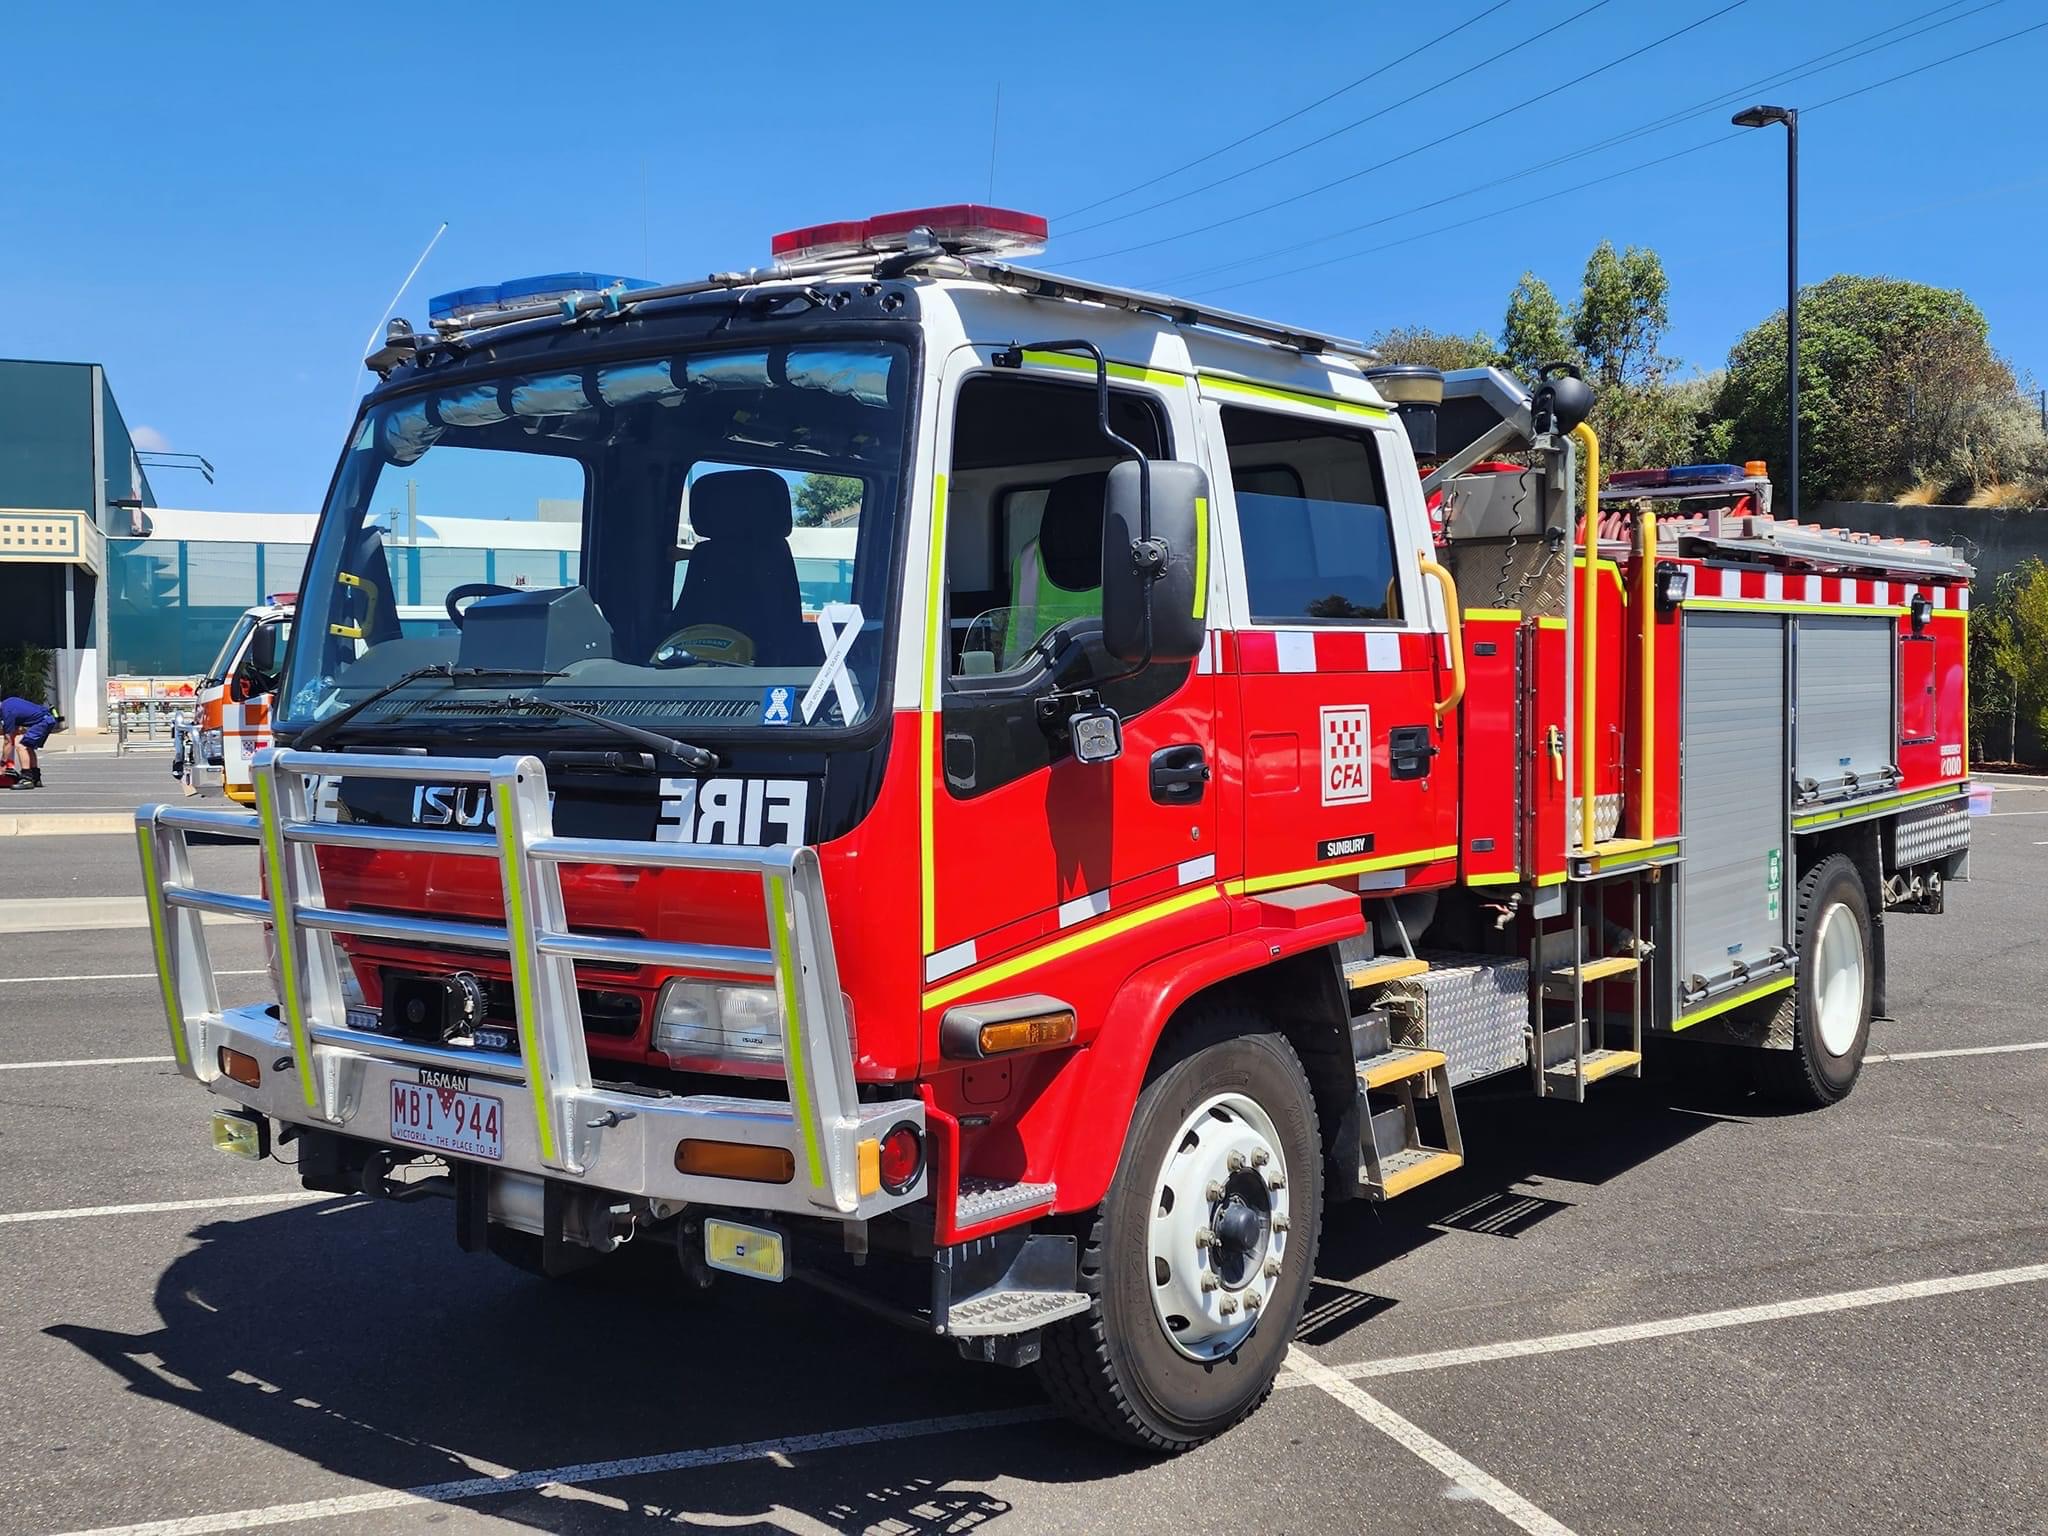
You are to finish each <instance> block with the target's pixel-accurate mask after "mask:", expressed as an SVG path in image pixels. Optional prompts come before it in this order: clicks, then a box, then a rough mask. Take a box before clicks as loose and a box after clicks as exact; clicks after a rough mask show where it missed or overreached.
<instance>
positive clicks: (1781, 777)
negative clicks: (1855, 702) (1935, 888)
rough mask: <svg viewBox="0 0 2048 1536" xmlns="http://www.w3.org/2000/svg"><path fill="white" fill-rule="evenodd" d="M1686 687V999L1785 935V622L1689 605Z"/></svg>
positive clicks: (1682, 917) (1752, 962) (1681, 969)
mask: <svg viewBox="0 0 2048 1536" xmlns="http://www.w3.org/2000/svg"><path fill="white" fill-rule="evenodd" d="M1887 675H1889V672H1888V669H1887ZM1684 686H1685V697H1684V702H1683V705H1682V711H1683V715H1684V720H1685V736H1684V740H1685V759H1684V762H1685V779H1684V785H1683V798H1684V814H1685V861H1684V863H1682V864H1681V865H1679V867H1678V879H1679V903H1680V913H1679V927H1678V935H1679V944H1678V984H1679V992H1680V995H1681V998H1683V999H1687V1000H1690V999H1693V998H1695V997H1696V996H1697V994H1698V993H1700V992H1701V991H1702V990H1704V989H1706V988H1709V987H1714V986H1716V985H1717V984H1719V983H1722V982H1725V981H1727V980H1728V979H1729V978H1730V977H1732V976H1734V975H1736V974H1738V971H1739V969H1740V968H1746V969H1747V970H1749V971H1751V972H1759V973H1760V972H1762V971H1763V970H1764V969H1765V968H1766V967H1768V966H1769V965H1770V964H1771V963H1772V961H1773V960H1774V958H1776V956H1774V951H1778V952H1782V951H1783V950H1785V949H1786V948H1787V946H1789V943H1790V940H1789V938H1788V934H1789V932H1790V905H1791V903H1790V893H1789V890H1788V888H1787V885H1786V881H1787V879H1788V876H1789V868H1788V865H1789V858H1790V853H1791V849H1790V848H1789V846H1788V834H1787V831H1786V803H1785V793H1786V790H1785V732H1784V720H1785V621H1784V620H1783V619H1780V618H1776V617H1774V616H1769V615H1762V614H1749V613H1692V614H1688V615H1687V617H1686V621H1685V683H1684Z"/></svg>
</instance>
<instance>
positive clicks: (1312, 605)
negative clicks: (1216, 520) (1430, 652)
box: [1222, 406, 1401, 624]
mask: <svg viewBox="0 0 2048 1536" xmlns="http://www.w3.org/2000/svg"><path fill="white" fill-rule="evenodd" d="M1222 415H1223V440H1224V444H1225V446H1226V448H1227V450H1228V452H1229V457H1230V473H1231V482H1232V487H1233V490H1234V492H1235V496H1236V501H1237V521H1238V527H1239V530H1240V532H1241V534H1242V536H1243V540H1244V566H1245V587H1246V591H1247V593H1248V595H1249V597H1250V599H1251V613H1252V621H1253V622H1254V623H1258V624H1359V623H1395V622H1398V621H1399V620H1400V618H1401V584H1400V575H1399V570H1398V567H1397V566H1396V563H1395V558H1394V525H1393V518H1392V515H1391V514H1390V512H1389V511H1388V507H1387V487H1386V480H1385V477H1384V474H1383V472H1382V470H1381V467H1380V456H1379V449H1378V446H1377V444H1376V443H1375V442H1374V436H1373V433H1371V432H1370V431H1365V430H1357V429H1348V428H1345V427H1340V426H1334V425H1332V426H1325V425H1323V424H1322V423H1321V422H1316V421H1308V420H1304V419H1302V418H1301V417H1298V416H1283V415H1280V414H1278V413H1276V412H1270V411H1257V410H1246V409H1244V408H1242V407H1238V406H1225V407H1224V408H1223V412H1222Z"/></svg>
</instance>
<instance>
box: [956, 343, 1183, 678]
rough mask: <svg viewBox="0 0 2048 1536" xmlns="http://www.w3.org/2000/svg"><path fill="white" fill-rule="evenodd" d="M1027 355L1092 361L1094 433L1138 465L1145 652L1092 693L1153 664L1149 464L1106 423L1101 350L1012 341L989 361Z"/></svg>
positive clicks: (1134, 558)
mask: <svg viewBox="0 0 2048 1536" xmlns="http://www.w3.org/2000/svg"><path fill="white" fill-rule="evenodd" d="M1026 352H1078V353H1080V354H1082V355H1083V356H1085V357H1087V358H1089V359H1091V360H1092V361H1093V362H1094V364H1095V427H1096V430H1097V431H1099V432H1100V433H1101V434H1102V436H1103V439H1104V441H1106V442H1108V443H1109V444H1110V445H1111V446H1113V447H1115V448H1116V449H1117V450H1118V451H1119V452H1121V453H1122V454H1123V456H1124V457H1125V458H1127V459H1135V460H1137V463H1138V537H1137V540H1136V542H1134V543H1133V544H1132V545H1131V563H1132V564H1133V566H1134V567H1136V569H1137V571H1138V574H1139V575H1140V576H1141V577H1143V578H1144V581H1145V649H1144V654H1143V656H1142V657H1141V658H1140V659H1139V660H1138V661H1136V662H1134V663H1132V664H1130V665H1129V666H1127V667H1125V668H1124V670H1123V671H1121V672H1117V673H1113V674H1111V675H1110V676H1108V677H1103V678H1098V679H1096V680H1095V686H1094V688H1093V689H1089V690H1085V691H1087V692H1095V691H1097V690H1099V689H1101V688H1104V687H1106V686H1107V685H1109V684H1110V683H1120V682H1122V681H1124V679H1126V678H1131V677H1136V676H1137V675H1138V674H1139V673H1140V672H1143V671H1144V670H1145V669H1146V668H1147V667H1149V666H1151V665H1152V587H1153V584H1154V583H1155V582H1157V581H1158V580H1159V577H1160V574H1161V572H1162V571H1163V570H1164V569H1165V566H1166V551H1165V550H1164V549H1162V548H1161V547H1160V545H1159V542H1158V541H1157V540H1156V539H1154V538H1153V537H1152V473H1151V470H1152V465H1151V461H1150V460H1149V459H1147V458H1146V457H1145V451H1144V450H1143V449H1142V448H1140V447H1139V446H1138V445H1137V444H1136V443H1134V442H1132V441H1131V440H1130V439H1129V438H1127V437H1124V436H1123V435H1121V434H1120V433H1119V432H1118V431H1117V430H1116V428H1114V427H1112V426H1111V425H1110V424H1109V359H1108V358H1106V357H1104V356H1103V355H1102V348H1100V347H1098V346H1097V345H1096V344H1095V343H1094V342H1092V341H1086V340H1082V339H1079V338H1076V339H1073V340H1069V341H1034V342H1032V343H1031V345H1030V346H1029V347H1026V346H1024V345H1022V344H1021V343H1018V342H1014V341H1013V342H1011V343H1010V345H1009V346H1007V347H1005V348H1004V349H1003V350H1002V351H1000V352H998V353H996V354H995V356H994V357H993V358H991V359H990V361H992V362H993V363H994V364H995V365H996V367H998V368H1022V367H1023V366H1024V354H1025V353H1026ZM1062 692H1063V690H1060V689H1057V688H1056V689H1055V690H1054V693H1053V698H1054V699H1057V698H1059V697H1060V696H1061V694H1062ZM1048 702H1050V701H1048ZM1041 718H1043V713H1041Z"/></svg>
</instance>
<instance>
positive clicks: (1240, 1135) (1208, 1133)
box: [1039, 1008, 1323, 1451]
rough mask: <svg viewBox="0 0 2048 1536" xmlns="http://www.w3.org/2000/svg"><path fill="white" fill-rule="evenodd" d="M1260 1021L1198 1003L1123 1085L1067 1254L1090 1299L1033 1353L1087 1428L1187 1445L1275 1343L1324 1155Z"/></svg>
mask: <svg viewBox="0 0 2048 1536" xmlns="http://www.w3.org/2000/svg"><path fill="white" fill-rule="evenodd" d="M1267 1031H1268V1026H1267V1025H1266V1024H1265V1023H1264V1022H1263V1021H1262V1020H1260V1019H1259V1018H1258V1016H1257V1015H1255V1014H1253V1013H1251V1012H1250V1011H1249V1010H1245V1009H1236V1008H1232V1009H1217V1010H1215V1011H1214V1012H1212V1013H1209V1014H1207V1015H1205V1016H1204V1017H1203V1018H1202V1019H1201V1020H1199V1021H1197V1023H1196V1026H1195V1041H1196V1042H1197V1043H1195V1044H1191V1046H1190V1047H1189V1048H1188V1049H1187V1050H1186V1051H1184V1052H1183V1054H1181V1055H1180V1057H1179V1058H1178V1059H1177V1060H1175V1061H1174V1062H1173V1063H1172V1064H1171V1065H1170V1066H1168V1067H1167V1068H1166V1069H1165V1070H1164V1071H1161V1072H1159V1073H1158V1074H1157V1075H1156V1076H1155V1077H1154V1078H1153V1079H1152V1081H1151V1082H1150V1083H1148V1084H1147V1085H1146V1087H1145V1091H1144V1092H1143V1093H1142V1094H1141V1095H1140V1096H1139V1099H1138V1106H1137V1111H1136V1113H1135V1114H1134V1115H1133V1116H1132V1119H1131V1128H1130V1134H1129V1136H1128V1138H1127V1139H1126V1141H1125V1144H1124V1153H1123V1158H1122V1160H1121V1161H1120V1162H1119V1164H1118V1167H1117V1175H1116V1179H1115V1181H1114V1182H1113V1183H1112V1184H1111V1186H1110V1192H1109V1197H1108V1199H1106V1200H1105V1201H1104V1202H1103V1203H1102V1206H1101V1208H1100V1209H1099V1210H1098V1211H1097V1212H1096V1214H1095V1217H1094V1219H1093V1222H1092V1225H1091V1227H1090V1230H1089V1232H1088V1234H1087V1237H1086V1239H1085V1243H1084V1247H1083V1251H1082V1255H1081V1287H1082V1289H1083V1290H1084V1291H1085V1292H1087V1293H1088V1295H1089V1296H1090V1297H1091V1298H1092V1302H1093V1304H1092V1305H1091V1306H1090V1308H1089V1310H1088V1311H1087V1312H1086V1313H1084V1314H1082V1315H1081V1316H1079V1317H1077V1318H1074V1319H1072V1320H1071V1321H1070V1322H1066V1323H1062V1324H1059V1325H1057V1326H1055V1327H1054V1328H1052V1329H1049V1330H1047V1333H1046V1337H1045V1343H1044V1354H1043V1356H1042V1358H1041V1360H1040V1363H1039V1376H1040V1380H1041V1381H1042V1382H1043V1383H1044V1386H1045V1389H1046V1392H1047V1395H1048V1396H1049V1397H1050V1398H1051V1399H1052V1400H1053V1402H1054V1403H1055V1404H1056V1405H1057V1406H1058V1407H1059V1408H1060V1409H1061V1410H1062V1411H1063V1412H1065V1413H1066V1414H1067V1415H1068V1416H1069V1417H1071V1418H1073V1419H1075V1420H1076V1421H1078V1422H1079V1423H1080V1424H1082V1425H1083V1426H1084V1427H1086V1428H1089V1429H1092V1430H1095V1431H1096V1432H1097V1433H1100V1434H1104V1435H1107V1436H1109V1437H1111V1438H1113V1439H1117V1440H1122V1441H1126V1442H1129V1443H1131V1444H1135V1445H1142V1446H1146V1447H1148V1448H1151V1449H1155V1450H1164V1451H1183V1450H1187V1449H1189V1448H1190V1447H1192V1446H1196V1445H1199V1444H1201V1443H1202V1442H1203V1441H1204V1440H1208V1439H1210V1438H1212V1437H1213V1436H1215V1435H1218V1434H1221V1433H1222V1432H1223V1431H1224V1430H1226V1429H1228V1428H1230V1426H1231V1425H1233V1424H1235V1423H1237V1422H1238V1421H1239V1420H1240V1419H1242V1418H1244V1417H1245V1416H1246V1415H1247V1414H1249V1413H1250V1412H1252V1410H1253V1409H1255V1408H1257V1407H1258V1406H1259V1404H1260V1403H1262V1402H1264V1401H1265V1399H1266V1394H1267V1393H1268V1392H1270V1391H1271V1390H1272V1388H1273V1379H1274V1377H1275V1376H1276V1375H1278V1374H1279V1370H1280V1366H1281V1363H1282V1362H1283V1361H1284V1360H1285V1358H1286V1354H1287V1347H1288V1343H1289V1341H1290V1340H1291V1339H1292V1338H1293V1336H1294V1330H1295V1328H1296V1326H1297V1325H1298V1324H1299V1323H1300V1321H1301V1314H1302V1310H1303V1307H1304V1306H1305V1304H1306V1302H1307V1298H1308V1287H1309V1281H1310V1279H1311V1278H1312V1277H1313V1275H1314V1272H1315V1262H1316V1245H1317V1241H1318V1238H1319V1236H1320V1233H1321V1229H1322V1215H1323V1210H1322V1206H1323V1189H1322V1163H1323V1159H1322V1147H1321V1139H1320V1133H1319V1129H1318V1126H1317V1121H1316V1111H1315V1101H1314V1099H1313V1097H1312V1096H1311V1094H1310V1092H1309V1084H1308V1078H1307V1076H1306V1075H1305V1074H1304V1073H1303V1071H1302V1068H1301V1062H1300V1060H1299V1059H1298V1058H1297V1057H1296V1056H1295V1054H1294V1050H1293V1048H1292V1047H1291V1046H1289V1045H1288V1043H1287V1042H1286V1040H1285V1039H1283V1038H1282V1037H1281V1036H1279V1035H1277V1034H1272V1033H1270V1032H1267ZM1219 1037H1221V1038H1219ZM1204 1040H1206V1041H1210V1042H1212V1043H1209V1044H1199V1043H1198V1042H1200V1041H1204Z"/></svg>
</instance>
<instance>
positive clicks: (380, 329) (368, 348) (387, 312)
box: [348, 219, 448, 416]
mask: <svg viewBox="0 0 2048 1536" xmlns="http://www.w3.org/2000/svg"><path fill="white" fill-rule="evenodd" d="M447 233H448V221H447V220H446V219H443V220H442V221H441V227H440V228H439V229H437V230H435V231H434V237H433V239H431V240H429V241H428V242H427V248H426V249H425V250H423V251H421V252H420V259H419V260H418V261H416V262H414V263H413V264H412V270H411V271H409V272H407V273H406V274H405V281H404V282H402V283H400V284H399V285H398V292H396V293H394V294H393V295H391V302H390V303H389V304H386V305H385V306H384V313H383V314H381V315H379V316H378V317H377V323H376V324H375V325H373V326H371V327H370V339H369V340H368V341H366V342H364V343H363V345H362V348H361V350H359V351H358V352H357V353H356V372H355V375H354V377H355V378H356V379H358V380H359V379H361V378H362V370H363V364H362V359H364V358H366V357H368V356H369V355H370V354H371V353H372V352H374V351H375V350H376V348H377V342H378V340H379V339H380V338H381V337H382V336H383V334H384V322H385V321H386V320H389V319H390V318H391V312H392V311H393V310H394V309H396V308H398V301H399V300H400V299H402V298H404V297H405V290H406V289H408V288H410V287H411V286H412V280H413V279H414V278H416V277H418V276H419V275H420V268H421V267H424V266H425V265H426V264H427V258H428V257H429V256H431V255H432V254H433V252H434V247H435V246H437V245H439V244H440V243H441V237H442V236H443V235H445V234H447ZM361 395H362V391H361V390H360V389H357V390H356V391H355V392H354V393H353V394H351V395H350V396H349V402H348V408H349V414H350V415H351V416H353V415H354V414H355V408H356V401H357V400H358V399H359V398H361Z"/></svg>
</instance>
